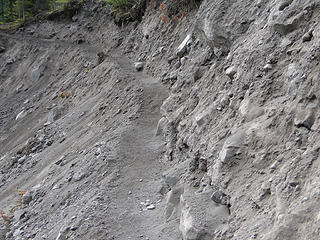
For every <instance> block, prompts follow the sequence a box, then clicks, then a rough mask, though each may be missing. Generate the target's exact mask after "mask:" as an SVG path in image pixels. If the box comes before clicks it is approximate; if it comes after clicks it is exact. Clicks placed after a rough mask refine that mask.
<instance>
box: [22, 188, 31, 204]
mask: <svg viewBox="0 0 320 240" xmlns="http://www.w3.org/2000/svg"><path fill="white" fill-rule="evenodd" d="M32 199H33V192H32V191H28V192H26V193H25V194H24V195H23V197H22V200H21V202H22V203H23V204H26V205H28V204H29V203H30V202H31V201H32Z"/></svg>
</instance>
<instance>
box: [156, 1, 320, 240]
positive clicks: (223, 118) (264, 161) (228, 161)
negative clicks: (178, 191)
mask: <svg viewBox="0 0 320 240" xmlns="http://www.w3.org/2000/svg"><path fill="white" fill-rule="evenodd" d="M319 17H320V12H319V2H318V1H312V0H310V1H298V0H297V1H292V0H289V1H287V0H284V1H272V0H270V1H267V0H265V1H203V2H202V4H201V6H200V8H199V10H198V12H197V13H196V14H195V15H194V17H193V19H194V20H190V19H189V20H186V22H187V21H189V24H190V27H189V28H188V29H187V30H185V29H184V31H187V32H189V33H191V34H192V35H193V41H192V43H191V44H190V47H189V49H188V50H187V51H186V53H187V54H186V53H185V54H184V55H183V58H187V59H188V60H187V61H185V59H183V64H182V66H179V67H178V69H177V70H176V69H175V68H176V65H174V63H171V58H170V57H169V58H170V64H171V66H172V67H171V69H172V70H171V73H170V71H168V72H169V73H168V75H171V74H172V73H175V76H177V77H176V79H174V80H173V82H170V83H169V85H170V86H169V87H170V89H171V95H170V96H169V98H168V99H167V100H166V101H165V102H164V104H163V106H162V113H163V115H164V117H166V118H167V119H168V124H167V128H166V127H164V128H165V129H166V130H167V131H165V136H166V139H167V155H168V159H170V160H172V161H177V162H181V161H187V160H188V161H191V162H192V161H193V162H197V161H198V160H197V159H199V158H200V157H201V158H203V159H206V161H207V173H206V174H208V175H209V177H210V179H211V183H210V184H211V190H212V191H216V190H213V189H219V191H222V192H223V193H224V194H226V195H227V196H229V197H230V218H229V221H230V222H229V224H228V226H229V229H228V230H227V231H225V230H222V229H221V231H220V230H219V228H218V230H217V231H216V232H215V237H216V238H217V239H227V238H230V239H250V238H253V239H254V238H257V239H317V237H318V235H319V231H320V229H319V227H317V226H316V225H317V223H318V221H319V220H317V219H318V218H319V217H318V211H319V205H318V204H317V201H319V197H320V196H319V193H320V192H319V190H320V188H319V184H315V180H316V179H317V180H319V176H318V175H319V174H317V173H316V172H317V169H318V167H319V158H318V142H319V137H318V134H317V132H318V131H319V119H318V117H317V115H318V112H319V102H318V101H319V96H320V89H319V83H318V81H317V79H318V78H319V67H318V66H317V62H318V61H319V56H320V52H319V43H320V42H319V38H318V37H317V36H319V33H320V25H319V23H318V22H319ZM179 30H181V29H179V28H178V29H177V28H176V29H174V32H173V35H174V34H176V35H177V34H179ZM151 32H152V31H151ZM168 34H169V35H170V33H168ZM154 35H155V36H157V33H156V32H155V33H154ZM150 36H151V37H152V34H150ZM154 38H155V37H154ZM181 43H183V38H182V39H179V40H177V41H175V43H174V44H173V50H172V51H175V47H178V46H179V45H180V44H181ZM206 47H208V48H206ZM176 49H178V50H179V48H176ZM212 53H213V54H212ZM168 55H169V54H168ZM169 56H170V55H169ZM150 61H151V63H150V65H152V61H154V59H151V58H150ZM181 62H182V59H181ZM165 67H166V65H165ZM165 67H164V68H165ZM199 67H201V68H202V72H203V74H200V75H199V74H198V69H199ZM154 71H157V68H156V67H155V68H154ZM166 71H167V70H166ZM164 82H167V81H166V76H165V77H164ZM310 154H311V155H310ZM313 154H314V155H313ZM307 156H309V157H307ZM312 156H314V157H312ZM312 159H313V160H312ZM307 162H309V163H307ZM307 165H308V167H307ZM189 171H190V172H189V173H188V174H186V176H189V178H188V177H186V180H185V181H187V182H188V181H189V183H191V185H195V186H200V185H199V184H198V181H199V179H201V177H202V176H203V173H201V171H200V170H199V168H198V165H196V166H195V165H194V164H193V165H192V167H190V169H189ZM199 174H200V175H199ZM192 176H193V177H192ZM292 179H295V180H292ZM198 188H199V187H196V189H195V191H197V189H198ZM310 188H312V189H313V193H311V192H310V191H309V189H310ZM200 189H201V187H200ZM316 189H317V190H316ZM181 201H182V202H183V200H181ZM180 204H181V203H180ZM312 208H313V210H311V209H312ZM181 218H182V219H183V218H185V216H181ZM183 231H184V232H185V230H183ZM183 236H184V237H183V239H189V238H188V237H187V236H186V235H185V234H184V235H183ZM196 238H197V237H195V239H196ZM199 239H200V238H199Z"/></svg>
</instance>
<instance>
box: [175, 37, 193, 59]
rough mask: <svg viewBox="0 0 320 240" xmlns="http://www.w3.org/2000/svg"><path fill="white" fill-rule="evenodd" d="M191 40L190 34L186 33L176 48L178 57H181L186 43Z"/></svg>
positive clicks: (185, 48)
mask: <svg viewBox="0 0 320 240" xmlns="http://www.w3.org/2000/svg"><path fill="white" fill-rule="evenodd" d="M191 41H192V37H191V34H188V35H187V36H186V38H185V39H184V40H183V41H182V43H181V44H180V45H179V47H178V48H177V50H176V55H177V56H178V57H180V58H182V57H183V55H185V54H186V52H187V47H188V45H189V44H190V43H191Z"/></svg>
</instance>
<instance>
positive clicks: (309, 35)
mask: <svg viewBox="0 0 320 240" xmlns="http://www.w3.org/2000/svg"><path fill="white" fill-rule="evenodd" d="M312 37H313V30H310V31H309V32H307V33H306V34H305V35H303V37H302V42H310V41H311V39H312Z"/></svg>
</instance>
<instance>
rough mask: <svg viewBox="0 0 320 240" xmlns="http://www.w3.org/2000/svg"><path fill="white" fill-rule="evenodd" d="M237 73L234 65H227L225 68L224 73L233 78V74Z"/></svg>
mask: <svg viewBox="0 0 320 240" xmlns="http://www.w3.org/2000/svg"><path fill="white" fill-rule="evenodd" d="M236 73H237V69H236V68H235V67H234V66H231V67H228V68H227V69H226V75H227V76H228V77H229V78H231V79H233V78H234V75H235V74H236Z"/></svg>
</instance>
